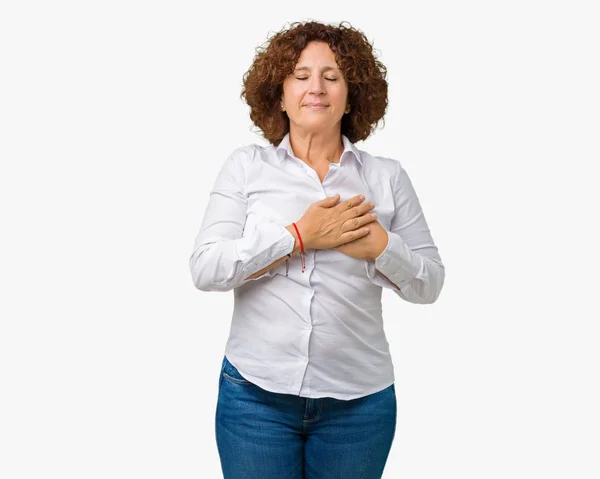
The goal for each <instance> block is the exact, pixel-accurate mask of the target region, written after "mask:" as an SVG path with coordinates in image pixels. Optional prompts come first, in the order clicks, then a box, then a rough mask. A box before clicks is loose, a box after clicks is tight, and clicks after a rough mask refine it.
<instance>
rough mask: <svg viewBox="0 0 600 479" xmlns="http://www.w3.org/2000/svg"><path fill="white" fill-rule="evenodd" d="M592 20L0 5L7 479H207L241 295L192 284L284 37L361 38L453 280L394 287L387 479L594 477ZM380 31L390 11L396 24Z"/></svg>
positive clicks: (388, 309)
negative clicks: (382, 71)
mask: <svg viewBox="0 0 600 479" xmlns="http://www.w3.org/2000/svg"><path fill="white" fill-rule="evenodd" d="M593 3H595V2H591V1H590V2H581V1H579V2H578V1H569V2H567V1H562V2H558V1H546V2H542V1H538V2H534V1H523V0H519V1H506V0H505V1H502V2H500V1H496V2H492V1H488V2H478V1H470V2H468V1H455V2H442V1H435V2H382V1H369V2H353V3H349V2H347V1H344V2H337V3H335V2H334V3H326V2H323V1H303V2H300V3H297V2H296V3H288V2H281V1H272V2H264V1H263V2H244V3H242V2H239V3H238V4H236V3H231V2H211V3H205V4H201V3H200V2H190V1H187V2H183V1H173V0H172V1H169V2H166V1H162V2H158V1H155V2H141V1H138V2H134V1H125V0H120V1H103V2H75V1H71V2H66V1H55V2H27V1H19V2H17V1H8V2H3V4H2V7H0V69H1V74H0V122H1V123H0V156H1V160H2V163H1V166H2V168H1V173H0V195H1V196H0V200H1V201H2V203H1V204H2V206H1V208H0V211H1V218H0V219H1V229H2V233H1V235H0V244H1V248H0V254H1V258H0V260H1V267H0V278H1V284H0V286H1V300H0V308H1V311H0V317H1V331H0V388H1V394H0V451H1V452H0V476H1V477H2V478H3V479H13V478H14V479H16V478H48V477H57V478H58V477H59V478H61V479H68V478H77V479H80V478H86V479H87V478H111V479H116V478H127V479H129V478H145V479H151V478H178V479H184V478H219V477H222V476H221V472H220V463H219V458H218V452H217V448H216V442H215V437H214V413H215V406H216V399H217V387H218V375H219V370H220V366H221V362H222V358H223V353H224V347H225V343H226V340H227V335H228V332H229V326H230V317H231V312H232V307H233V293H232V292H228V293H205V292H200V291H198V290H196V289H195V288H194V286H193V284H192V281H191V276H190V273H189V269H188V258H189V256H190V254H191V252H192V246H193V242H194V238H195V236H196V234H197V232H198V229H199V227H200V223H201V220H202V216H203V213H204V208H205V206H206V204H207V201H208V194H209V190H210V188H211V186H212V184H213V182H214V180H215V178H216V174H217V171H218V170H219V169H220V167H221V165H222V163H223V161H224V160H225V159H226V157H227V156H228V155H229V153H231V152H232V151H233V150H234V149H235V148H237V147H238V146H242V145H246V144H249V143H259V144H263V145H264V144H266V141H265V140H264V139H262V138H261V137H260V136H259V135H258V134H256V133H255V132H253V130H252V129H251V126H252V125H251V123H250V120H249V116H248V108H247V106H246V105H245V104H244V103H243V102H242V100H241V99H240V98H239V94H240V91H241V82H242V75H243V74H244V72H245V71H246V70H247V69H248V67H249V66H250V64H251V63H252V60H253V57H254V53H255V48H256V47H257V46H259V45H261V44H262V43H263V42H265V41H266V40H267V38H268V36H269V35H271V34H272V33H274V32H276V31H279V30H280V29H282V28H284V27H287V26H288V25H289V22H292V21H302V20H308V19H314V20H319V21H322V22H326V23H339V22H340V21H342V20H346V21H349V22H350V23H351V24H352V26H354V27H356V28H358V29H360V30H362V31H363V32H365V34H366V35H367V37H368V38H369V40H370V41H372V42H373V44H374V47H375V49H376V54H377V55H378V56H379V58H380V59H381V60H382V61H383V63H384V64H385V65H386V66H387V68H388V81H389V109H388V113H387V115H386V123H385V127H384V128H381V129H378V130H377V131H376V132H375V134H374V135H373V136H372V137H371V138H369V139H368V140H367V141H366V142H358V143H357V146H358V147H359V148H360V149H364V150H367V151H369V152H370V153H372V154H377V155H384V156H389V157H393V158H397V159H398V160H400V161H401V163H402V165H403V166H404V167H405V169H406V170H407V172H408V173H409V176H410V178H411V180H412V181H413V184H414V186H415V189H416V190H417V193H418V195H419V198H420V200H421V204H422V207H423V210H424V212H425V216H426V218H427V220H428V223H429V226H430V228H431V231H432V234H433V236H434V239H435V241H436V244H437V245H438V248H439V251H440V254H441V256H442V259H443V261H444V264H445V267H446V282H445V285H444V289H443V291H442V293H441V295H440V298H439V299H438V301H437V302H436V303H434V304H432V305H413V304H410V303H407V302H404V301H402V300H401V299H399V298H398V297H397V296H395V295H394V294H393V293H392V292H391V291H384V319H385V328H386V334H387V336H388V340H389V342H390V344H391V348H392V357H393V360H394V365H395V370H396V391H397V399H398V423H397V430H396V436H395V440H394V443H393V446H392V450H391V452H390V456H389V460H388V463H387V465H386V470H385V473H384V478H387V479H395V478H403V479H426V478H432V479H433V478H435V479H440V478H455V477H456V478H461V479H482V478H486V479H492V478H494V479H495V478H502V479H506V478H511V479H516V478H523V479H529V478H545V479H549V478H569V479H571V478H577V479H588V478H589V479H592V478H593V479H597V478H598V477H600V456H599V451H600V433H599V432H598V431H600V411H599V407H598V405H599V404H600V385H599V379H600V371H599V369H600V352H599V347H598V345H599V340H600V325H599V320H600V310H599V308H598V293H597V290H598V286H599V281H598V271H599V267H600V264H599V261H598V244H599V243H600V242H599V240H600V238H599V235H598V228H597V226H598V217H599V215H598V213H597V211H596V210H597V208H598V206H599V205H600V201H599V197H598V180H597V177H596V174H595V172H596V171H598V166H599V161H600V146H599V145H600V141H599V132H600V129H599V128H600V113H599V112H600V94H599V90H600V88H599V86H600V71H599V70H600V69H599V58H600V53H599V45H600V38H599V37H600V35H599V29H598V24H599V20H600V17H599V15H598V13H597V11H594V10H593V8H592V4H593ZM392 8H393V10H391V9H392Z"/></svg>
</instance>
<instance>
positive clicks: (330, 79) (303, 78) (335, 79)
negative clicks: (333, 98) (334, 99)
mask: <svg viewBox="0 0 600 479" xmlns="http://www.w3.org/2000/svg"><path fill="white" fill-rule="evenodd" d="M307 79H308V77H302V78H296V80H307ZM325 80H329V81H337V78H325Z"/></svg>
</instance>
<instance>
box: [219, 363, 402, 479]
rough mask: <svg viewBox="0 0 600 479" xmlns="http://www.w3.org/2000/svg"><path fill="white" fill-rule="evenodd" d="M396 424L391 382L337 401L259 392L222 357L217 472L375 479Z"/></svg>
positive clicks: (254, 477) (259, 477)
mask: <svg viewBox="0 0 600 479" xmlns="http://www.w3.org/2000/svg"><path fill="white" fill-rule="evenodd" d="M395 430H396V391H395V388H394V385H393V384H392V385H391V386H389V387H387V388H385V389H383V390H382V391H379V392H376V393H373V394H369V395H368V396H364V397H362V398H357V399H351V400H349V401H343V400H340V399H335V398H331V397H323V398H318V399H311V398H305V397H300V396H295V395H293V394H279V393H274V392H270V391H266V390H264V389H262V388H260V387H259V386H257V385H255V384H253V383H251V382H249V381H248V380H246V379H244V377H243V376H242V375H241V374H240V373H239V371H238V370H237V369H236V368H235V367H234V366H233V365H232V364H231V363H230V362H229V361H228V360H227V357H224V358H223V364H222V367H221V374H220V377H219V397H218V401H217V410H216V417H215V432H216V439H217V448H218V450H219V456H220V460H221V468H222V470H223V476H224V479H338V478H339V479H342V478H343V479H380V478H381V476H382V474H383V469H384V467H385V463H386V461H387V458H388V454H389V452H390V448H391V446H392V441H393V439H394V433H395Z"/></svg>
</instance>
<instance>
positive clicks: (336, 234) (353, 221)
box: [286, 194, 375, 249]
mask: <svg viewBox="0 0 600 479" xmlns="http://www.w3.org/2000/svg"><path fill="white" fill-rule="evenodd" d="M361 196H362V195H356V196H354V197H352V198H350V199H349V200H346V201H342V202H341V203H339V204H338V201H339V198H338V195H337V194H336V195H335V196H331V197H329V198H325V199H324V200H320V201H317V202H315V203H313V204H311V205H310V206H309V208H308V209H307V210H306V213H304V216H302V218H300V219H299V220H298V221H297V222H296V226H297V227H298V230H299V231H300V236H301V237H302V243H303V245H304V248H305V249H329V248H335V247H336V246H339V245H341V244H343V243H346V242H348V241H354V240H356V239H358V238H360V237H362V236H365V235H368V234H369V229H368V228H367V226H368V225H369V223H371V222H373V221H375V217H373V216H371V214H370V211H371V210H372V209H373V208H375V204H374V203H372V202H370V201H369V202H366V203H363V201H364V200H365V198H364V196H362V197H361ZM286 228H287V229H288V231H289V232H290V233H292V235H293V236H294V238H295V237H296V233H295V231H293V229H292V228H293V225H289V226H286ZM298 248H299V247H298Z"/></svg>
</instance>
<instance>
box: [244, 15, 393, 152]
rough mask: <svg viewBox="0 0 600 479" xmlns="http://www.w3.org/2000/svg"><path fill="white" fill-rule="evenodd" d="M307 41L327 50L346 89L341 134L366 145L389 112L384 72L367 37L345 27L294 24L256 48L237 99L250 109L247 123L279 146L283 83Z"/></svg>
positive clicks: (284, 120) (284, 129) (285, 124)
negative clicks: (322, 44)
mask: <svg viewBox="0 0 600 479" xmlns="http://www.w3.org/2000/svg"><path fill="white" fill-rule="evenodd" d="M344 24H347V25H348V26H345V25H344ZM311 41H322V42H325V43H327V44H328V45H329V48H331V50H332V51H333V53H334V54H335V57H336V61H337V64H338V68H339V69H340V70H341V71H342V73H343V75H344V78H345V79H346V82H347V84H348V103H349V104H350V107H351V110H350V113H348V114H345V115H344V116H343V117H342V128H341V130H342V131H341V133H342V134H343V135H346V136H347V137H348V139H349V140H350V141H351V142H352V143H355V142H357V141H359V140H366V139H367V138H368V137H369V135H370V134H371V133H372V131H373V130H374V128H375V127H376V126H377V124H378V123H379V121H380V120H382V119H383V116H384V115H385V112H386V109H387V103H388V99H387V94H388V83H387V81H386V75H387V69H386V67H385V66H384V65H383V63H381V62H380V61H379V60H377V59H376V58H375V56H374V55H373V47H372V45H371V44H370V43H369V41H368V39H367V37H366V36H365V35H364V34H363V33H362V32H361V31H359V30H357V29H356V28H353V27H352V26H351V25H350V24H349V23H348V22H341V23H339V24H338V25H337V26H336V25H325V24H323V23H319V22H314V21H308V22H304V23H302V22H293V23H291V24H290V27H289V28H288V29H285V28H284V29H283V30H281V31H280V32H277V33H275V34H274V35H273V36H272V37H271V38H270V39H268V40H267V41H266V42H265V44H263V45H262V46H259V47H257V48H256V55H255V57H254V61H253V63H252V65H251V66H250V68H249V69H248V71H247V72H246V73H244V81H243V89H242V93H241V95H240V97H241V98H242V99H244V100H245V101H246V103H247V104H248V105H249V106H250V119H251V120H252V121H253V122H254V124H255V125H256V126H257V127H258V128H259V129H260V130H261V131H262V134H263V136H264V137H265V139H267V140H268V141H269V142H270V143H272V144H274V145H275V146H277V145H279V143H280V142H281V140H282V139H283V137H284V136H285V135H286V134H287V133H288V132H289V130H290V123H289V118H288V116H287V114H285V113H284V112H282V111H281V108H280V107H279V100H280V98H281V94H282V91H283V80H284V79H285V77H286V76H287V75H289V74H290V73H292V72H293V71H294V68H295V66H296V63H297V62H298V58H299V57H300V54H301V53H302V50H304V48H305V47H306V45H307V44H308V43H309V42H311ZM382 121H383V124H385V121H384V120H382Z"/></svg>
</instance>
